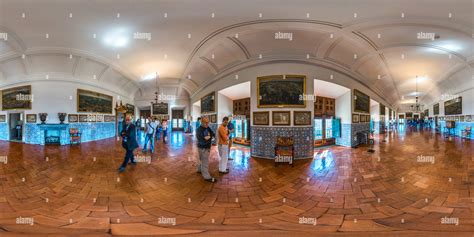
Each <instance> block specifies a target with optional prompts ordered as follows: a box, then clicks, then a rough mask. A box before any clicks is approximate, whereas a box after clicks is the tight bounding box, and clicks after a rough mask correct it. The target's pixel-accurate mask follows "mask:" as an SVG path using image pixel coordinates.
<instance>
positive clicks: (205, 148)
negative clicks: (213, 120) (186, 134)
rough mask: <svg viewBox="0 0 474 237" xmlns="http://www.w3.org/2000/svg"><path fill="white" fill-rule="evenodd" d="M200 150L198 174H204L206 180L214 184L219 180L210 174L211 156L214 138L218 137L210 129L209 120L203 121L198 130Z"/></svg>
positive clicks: (204, 119)
mask: <svg viewBox="0 0 474 237" xmlns="http://www.w3.org/2000/svg"><path fill="white" fill-rule="evenodd" d="M196 137H197V140H198V144H197V146H198V149H199V164H198V166H197V172H198V173H201V174H202V177H203V178H204V180H206V181H208V182H211V183H214V182H216V181H217V180H216V179H215V178H213V177H212V176H211V175H210V174H209V154H210V152H211V143H212V138H213V137H216V135H215V133H214V131H212V130H211V129H210V128H209V118H207V117H203V118H202V119H201V126H199V127H198V128H197V130H196Z"/></svg>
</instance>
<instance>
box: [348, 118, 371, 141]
mask: <svg viewBox="0 0 474 237" xmlns="http://www.w3.org/2000/svg"><path fill="white" fill-rule="evenodd" d="M351 133H352V135H351V137H352V140H351V144H352V145H351V146H357V145H359V141H358V140H357V133H366V134H370V123H353V124H352V129H351ZM362 142H367V141H362Z"/></svg>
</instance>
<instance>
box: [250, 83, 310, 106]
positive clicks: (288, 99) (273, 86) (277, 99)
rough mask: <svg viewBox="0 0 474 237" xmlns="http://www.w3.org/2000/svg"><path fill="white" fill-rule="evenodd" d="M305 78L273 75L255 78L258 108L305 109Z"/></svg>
mask: <svg viewBox="0 0 474 237" xmlns="http://www.w3.org/2000/svg"><path fill="white" fill-rule="evenodd" d="M305 91H306V76H301V75H274V76H264V77H258V78H257V101H258V103H257V106H258V107H259V108H272V107H274V108H282V107H305V106H306V100H303V99H301V97H302V95H304V94H305Z"/></svg>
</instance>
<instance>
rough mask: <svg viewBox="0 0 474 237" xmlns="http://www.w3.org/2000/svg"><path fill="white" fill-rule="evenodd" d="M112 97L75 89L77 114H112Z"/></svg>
mask: <svg viewBox="0 0 474 237" xmlns="http://www.w3.org/2000/svg"><path fill="white" fill-rule="evenodd" d="M112 110H113V97H112V96H110V95H105V94H102V93H98V92H93V91H88V90H82V89H77V112H86V113H103V114H112Z"/></svg>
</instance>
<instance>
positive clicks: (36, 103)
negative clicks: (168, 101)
mask: <svg viewBox="0 0 474 237" xmlns="http://www.w3.org/2000/svg"><path fill="white" fill-rule="evenodd" d="M23 85H31V90H32V94H33V102H32V109H31V110H24V113H25V114H38V113H48V120H47V122H46V123H59V119H58V113H60V112H63V113H67V114H88V113H78V112H77V89H84V90H90V91H95V92H100V93H103V94H106V95H110V96H113V108H115V102H116V101H117V99H120V100H122V102H123V104H124V105H125V104H126V103H129V104H133V100H132V98H129V97H125V96H123V95H119V94H117V93H114V92H112V91H108V90H105V89H101V88H97V87H94V86H90V85H84V84H79V83H75V82H69V81H56V80H48V81H36V82H35V81H32V82H28V83H24V84H18V85H15V86H9V87H5V88H1V89H8V88H12V87H18V86H23ZM12 112H22V111H21V110H18V111H14V110H10V111H0V114H8V113H12ZM112 114H115V111H114V110H112ZM37 121H38V122H39V116H37ZM66 121H67V118H66Z"/></svg>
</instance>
